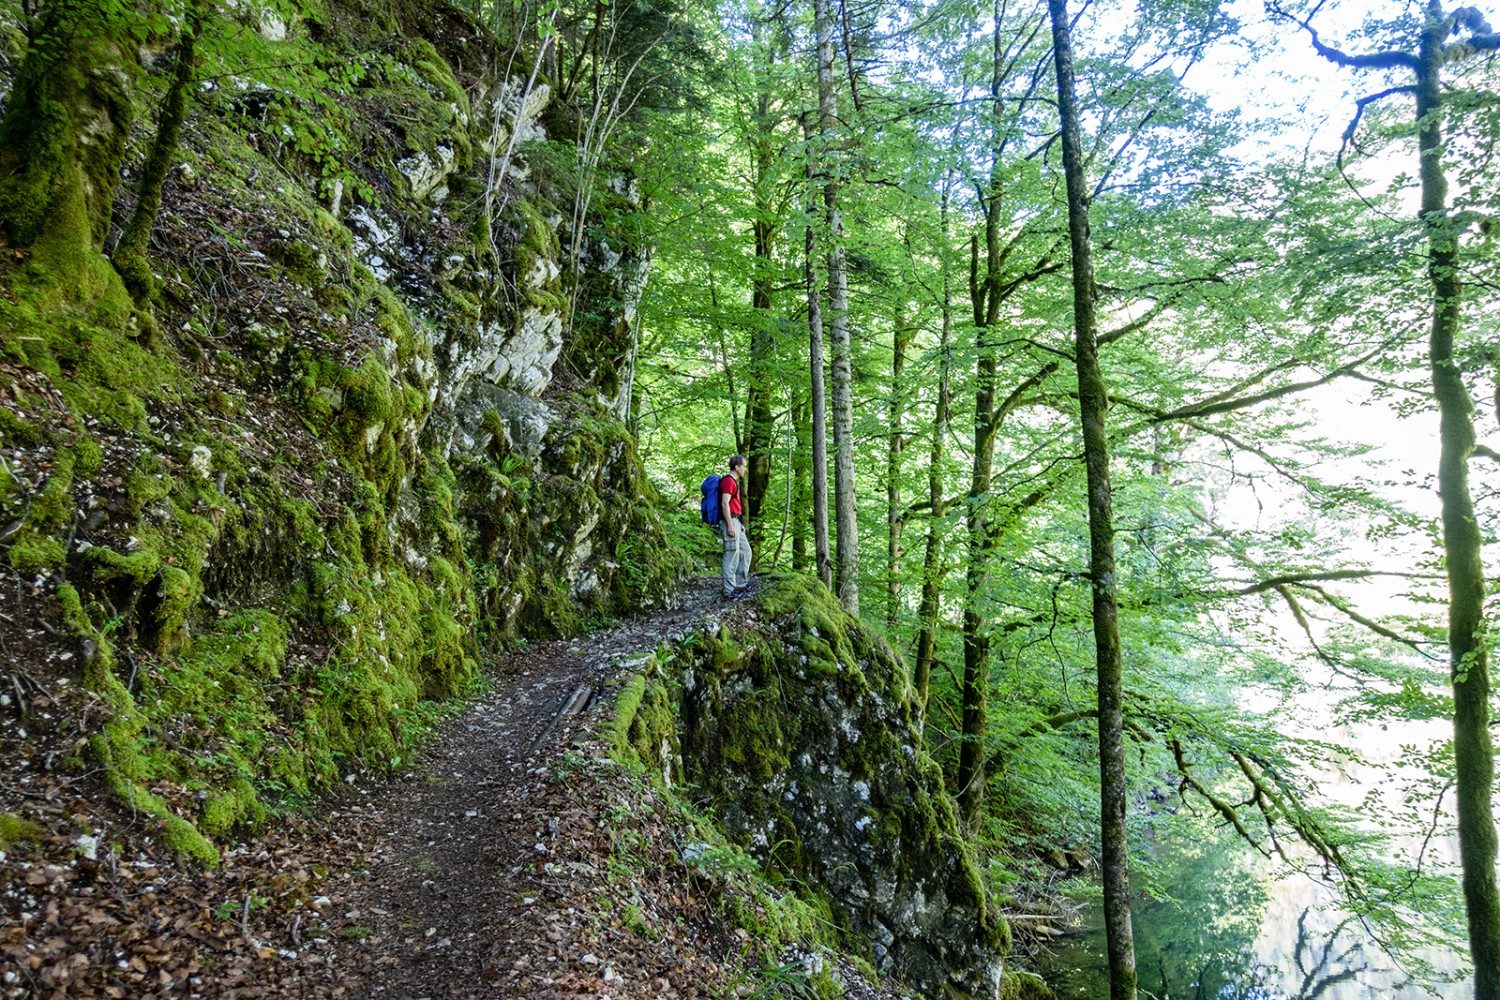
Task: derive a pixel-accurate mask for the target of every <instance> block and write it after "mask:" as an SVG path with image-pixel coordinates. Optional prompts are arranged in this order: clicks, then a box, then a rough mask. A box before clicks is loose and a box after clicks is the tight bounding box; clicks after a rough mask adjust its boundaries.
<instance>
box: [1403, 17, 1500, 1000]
mask: <svg viewBox="0 0 1500 1000" xmlns="http://www.w3.org/2000/svg"><path fill="white" fill-rule="evenodd" d="M1451 26H1452V22H1451V20H1450V19H1449V18H1447V17H1446V16H1444V14H1443V11H1442V8H1441V6H1440V5H1439V4H1438V3H1437V2H1436V0H1432V2H1431V3H1430V4H1429V6H1428V14H1427V22H1426V24H1425V25H1424V26H1423V30H1422V41H1421V48H1420V50H1419V52H1418V57H1417V147H1418V150H1419V152H1420V162H1421V167H1420V170H1421V186H1422V223H1423V226H1424V227H1425V229H1426V231H1427V246H1428V256H1427V277H1428V280H1429V281H1430V282H1431V283H1432V327H1431V333H1430V336H1429V338H1428V360H1429V363H1430V365H1431V371H1432V394H1433V398H1434V399H1436V400H1437V405H1438V414H1439V426H1440V435H1441V443H1440V450H1439V455H1438V493H1439V495H1440V496H1441V498H1442V510H1443V555H1444V563H1445V566H1446V569H1447V574H1448V656H1449V663H1450V666H1451V671H1452V678H1453V753H1454V759H1455V763H1456V771H1457V775H1456V776H1457V779H1458V844H1459V858H1460V861H1461V863H1462V867H1463V887H1464V902H1465V905H1466V908H1467V910H1468V918H1469V951H1470V953H1471V955H1472V956H1473V959H1474V996H1475V998H1476V1000H1497V998H1500V890H1497V887H1496V883H1495V855H1496V838H1495V814H1494V808H1493V803H1492V801H1491V795H1492V789H1493V787H1494V780H1495V754H1494V747H1493V746H1492V744H1491V741H1490V732H1489V698H1490V677H1489V662H1488V655H1487V650H1486V646H1485V634H1484V633H1485V617H1484V591H1485V579H1484V564H1483V561H1482V558H1481V546H1482V545H1483V538H1482V536H1481V534H1480V530H1479V523H1478V521H1477V520H1476V519H1475V516H1474V502H1473V499H1472V497H1471V495H1470V492H1469V458H1470V456H1472V455H1473V453H1474V445H1475V433H1474V403H1473V400H1472V398H1471V397H1470V396H1469V390H1468V388H1467V387H1466V386H1465V385H1464V380H1463V371H1462V369H1461V368H1460V367H1459V364H1458V361H1457V360H1456V359H1455V358H1454V356H1453V344H1454V339H1455V338H1456V336H1457V334H1458V328H1459V309H1460V306H1461V304H1462V296H1463V287H1462V285H1461V283H1460V277H1459V260H1458V225H1457V224H1456V223H1455V222H1454V220H1453V219H1452V217H1451V216H1450V215H1449V213H1448V182H1447V178H1446V176H1445V175H1444V171H1443V159H1442V149H1443V98H1442V85H1441V81H1440V79H1439V71H1440V70H1441V69H1442V65H1443V59H1444V53H1443V42H1444V39H1446V38H1447V36H1448V33H1449V31H1450V30H1451Z"/></svg>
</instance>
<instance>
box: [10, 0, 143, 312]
mask: <svg viewBox="0 0 1500 1000" xmlns="http://www.w3.org/2000/svg"><path fill="white" fill-rule="evenodd" d="M127 36H128V32H127V31H126V30H125V28H124V27H123V26H121V25H119V24H115V23H111V22H110V21H108V20H107V19H106V18H105V16H104V15H103V14H102V13H101V8H100V6H99V4H97V3H92V2H90V0H59V2H58V3H56V4H54V5H52V6H51V7H50V9H49V10H48V12H47V15H46V18H45V20H44V21H43V23H42V24H41V26H40V28H39V29H38V31H37V34H36V35H35V37H33V38H32V40H31V44H30V45H29V46H28V47H27V50H26V57H25V59H24V60H23V61H22V63H21V68H20V71H19V72H18V73H17V74H16V79H15V84H14V86H13V87H12V88H11V91H10V94H9V95H8V97H7V100H6V104H5V117H4V120H3V121H0V178H3V179H0V232H3V238H4V240H5V243H6V245H8V246H9V247H12V248H15V249H23V250H30V251H31V253H32V259H33V261H34V262H35V264H36V265H37V270H38V272H45V280H46V281H47V283H48V284H51V285H54V286H55V287H56V288H57V290H58V292H59V293H60V294H63V295H66V296H69V297H70V298H71V299H73V300H77V299H78V298H80V297H90V296H91V294H97V293H98V292H99V291H100V289H99V288H98V284H99V282H98V280H97V274H96V276H95V277H92V278H91V277H90V275H89V272H90V271H92V270H94V264H95V262H100V263H102V262H101V261H99V258H97V257H96V256H93V255H95V254H97V253H98V251H99V250H100V249H101V248H102V247H103V246H104V237H105V235H106V234H107V233H108V230H109V219H110V208H111V206H112V204H113V202H114V191H115V185H116V182H117V181H118V179H119V176H120V160H121V158H122V157H123V156H124V153H125V138H126V136H127V135H128V134H129V131H130V121H131V99H130V93H129V91H128V90H127V83H126V82H127V81H128V80H129V79H130V72H129V71H133V69H134V62H133V60H131V59H129V58H128V57H127V56H126V54H125V52H124V50H123V49H121V48H120V47H119V45H118V42H117V39H120V38H124V37H127ZM104 267H105V268H106V269H108V265H107V264H105V265H104ZM112 273H113V272H112V270H111V274H112ZM117 287H118V286H117Z"/></svg>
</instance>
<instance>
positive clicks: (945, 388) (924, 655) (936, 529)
mask: <svg viewBox="0 0 1500 1000" xmlns="http://www.w3.org/2000/svg"><path fill="white" fill-rule="evenodd" d="M947 234H948V193H947V191H944V192H943V235H944V238H945V239H946V237H947ZM940 338H941V339H940V340H939V342H938V397H937V406H936V408H935V410H934V412H933V416H932V449H931V452H930V453H929V456H928V466H927V496H928V503H929V506H930V508H931V517H932V520H931V521H930V522H929V525H928V528H927V551H926V552H925V554H924V555H923V556H922V603H921V606H920V608H919V609H918V610H917V618H918V620H919V623H920V624H919V626H918V627H919V629H920V631H918V633H917V650H916V656H915V660H916V664H917V666H916V673H915V675H914V676H913V678H912V683H913V685H914V686H915V687H916V689H917V706H918V710H919V712H920V713H921V718H922V719H923V721H924V722H925V721H926V718H927V695H928V690H929V689H930V687H931V683H932V665H933V661H934V660H936V659H937V620H938V604H939V601H940V599H941V596H942V583H943V572H942V559H943V523H942V522H943V515H944V514H945V513H947V510H946V507H945V505H944V497H943V486H944V484H943V446H944V444H945V443H946V439H947V436H948V427H949V425H950V424H951V423H952V421H953V414H952V401H951V397H950V395H949V393H950V388H949V386H950V381H951V372H952V370H953V303H952V298H951V288H950V286H949V279H948V269H947V268H946V267H944V268H943V319H942V333H941V334H940Z"/></svg>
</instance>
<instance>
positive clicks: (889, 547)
mask: <svg viewBox="0 0 1500 1000" xmlns="http://www.w3.org/2000/svg"><path fill="white" fill-rule="evenodd" d="M912 332H913V331H912V327H911V325H910V324H909V323H908V321H907V319H906V317H905V316H904V315H902V314H901V311H900V310H899V309H898V310H897V313H896V332H895V338H894V340H893V341H892V342H891V398H890V404H889V406H888V407H887V410H886V416H887V419H888V421H889V423H890V438H889V442H890V443H889V446H888V448H887V449H886V462H885V531H886V546H885V600H886V606H885V628H886V632H887V634H889V635H892V636H894V635H895V634H896V625H897V623H898V622H900V620H901V529H902V527H903V526H904V525H905V523H906V518H905V517H904V516H903V515H902V512H901V452H902V451H903V450H904V449H905V448H906V438H905V437H904V436H903V435H902V433H901V421H902V418H903V416H904V415H905V410H906V399H905V393H906V386H905V385H904V384H903V383H902V381H901V372H902V369H903V368H905V367H906V349H907V347H908V345H910V344H911V340H912Z"/></svg>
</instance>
